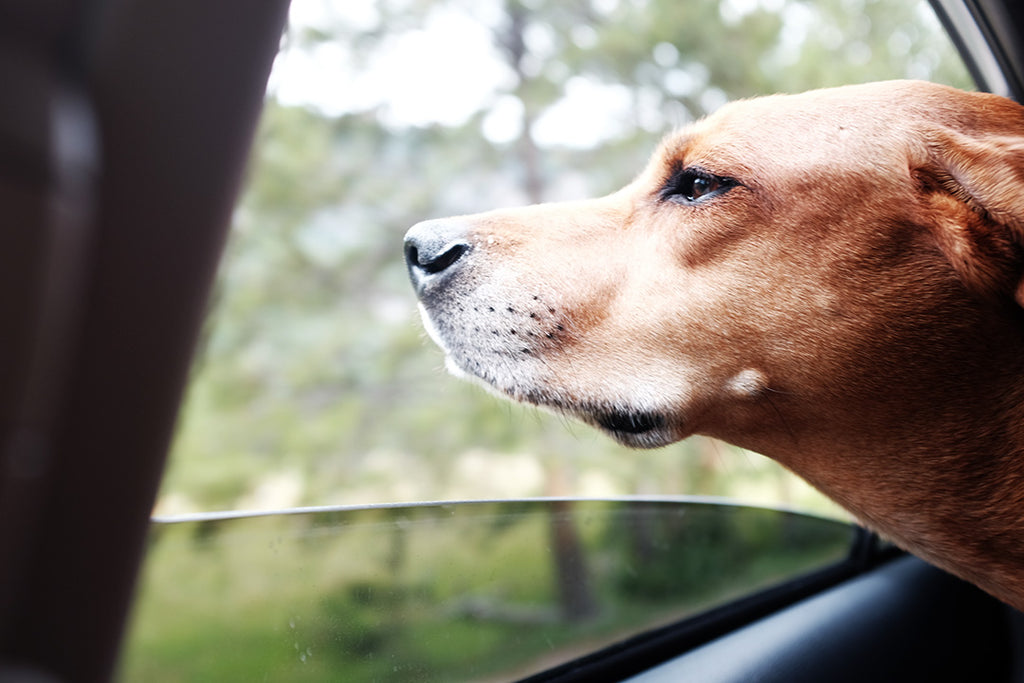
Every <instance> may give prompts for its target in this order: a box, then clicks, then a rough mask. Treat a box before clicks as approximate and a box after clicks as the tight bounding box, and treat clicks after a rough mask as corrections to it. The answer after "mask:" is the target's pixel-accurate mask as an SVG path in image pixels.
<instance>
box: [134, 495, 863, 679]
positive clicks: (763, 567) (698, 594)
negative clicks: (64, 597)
mask: <svg viewBox="0 0 1024 683" xmlns="http://www.w3.org/2000/svg"><path fill="white" fill-rule="evenodd" d="M852 540H853V529H852V527H850V526H849V525H846V524H842V523H839V522H836V521H832V520H826V519H821V518H816V517H808V516H805V515H800V514H795V513H789V512H780V511H775V510H767V509H759V508H747V507H739V506H733V505H719V504H708V503H696V502H682V501H676V502H668V501H648V502H642V501H636V500H630V501H625V500H621V501H570V500H534V501H509V502H494V503H452V504H430V505H419V506H396V507H377V508H357V509H322V510H315V511H307V512H296V513H290V514H280V515H271V516H257V517H230V516H228V517H224V518H216V517H205V518H197V519H192V520H191V521H173V522H156V523H154V526H153V530H152V540H151V543H152V547H151V549H150V561H149V563H148V568H147V572H146V575H145V577H144V581H143V585H142V589H141V593H140V596H139V600H138V605H137V614H136V617H135V623H134V627H133V630H132V633H131V637H130V639H129V645H128V647H127V652H126V656H125V659H124V662H123V666H122V675H121V679H122V680H124V681H152V682H159V681H205V680H209V681H337V680H342V678H339V677H340V676H343V680H346V681H387V680H394V681H453V680H509V679H512V678H516V677H521V676H526V675H529V674H532V673H536V672H537V671H540V670H544V669H547V668H550V667H552V666H555V665H557V664H560V663H563V662H565V661H569V660H571V659H573V658H575V657H578V656H581V655H583V654H586V653H588V652H591V651H593V650H595V649H598V648H600V647H602V646H605V645H608V644H611V643H613V642H615V641H617V640H621V639H623V638H625V637H628V636H630V635H634V634H636V633H638V632H641V631H643V630H647V629H650V628H653V627H655V626H659V625H663V624H666V623H669V622H672V621H676V620H678V619H680V618H683V617H685V616H687V615H692V614H694V613H695V612H697V611H700V610H703V609H707V608H709V607H711V606H714V605H717V604H721V603H722V602H724V601H727V600H729V599H730V598H733V597H736V596H739V595H743V594H747V593H750V592H751V591H754V590H757V589H759V588H763V587H766V586H769V585H772V584H776V583H778V582H780V581H783V580H785V579H787V578H792V577H794V576H796V575H799V574H802V573H806V572H808V571H811V570H813V569H817V568H820V567H823V566H826V565H829V564H832V563H836V562H840V561H842V560H843V559H845V558H846V557H847V555H848V553H849V550H850V547H851V543H852Z"/></svg>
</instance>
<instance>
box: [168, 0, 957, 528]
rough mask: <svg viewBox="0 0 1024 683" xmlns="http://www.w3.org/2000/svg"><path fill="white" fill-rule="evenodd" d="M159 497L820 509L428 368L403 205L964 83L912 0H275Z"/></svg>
mask: <svg viewBox="0 0 1024 683" xmlns="http://www.w3.org/2000/svg"><path fill="white" fill-rule="evenodd" d="M291 17H292V19H291V26H290V28H289V30H288V32H287V34H286V36H285V37H284V40H283V43H282V52H281V54H280V55H279V57H278V60H277V62H276V63H275V69H274V74H273V75H272V77H271V84H270V88H269V92H268V96H267V102H266V109H265V112H264V115H263V119H262V123H261V126H260V129H259V132H258V136H257V140H256V144H255V147H254V151H253V156H252V160H251V168H250V174H249V180H248V184H247V188H246V190H245V192H244V195H243V197H242V200H241V203H240V205H239V207H238V210H237V212H236V215H235V219H234V223H235V224H234V228H233V233H232V236H231V239H230V242H229V244H228V246H227V251H226V254H225V258H224V262H223V266H222V271H221V273H220V279H219V282H218V285H217V288H216V292H215V296H214V298H213V300H212V302H211V313H210V318H209V323H208V327H207V330H206V333H205V335H204V338H203V340H202V342H201V348H200V349H199V353H198V355H197V360H196V364H195V369H194V376H193V381H192V384H191V388H190V391H189V395H188V399H187V403H186V405H185V407H184V409H183V412H182V415H181V421H180V427H179V433H178V436H177V440H176V443H175V446H174V450H173V454H172V459H171V462H170V467H169V471H168V474H167V476H166V478H165V482H164V488H163V491H162V494H161V498H160V501H159V503H158V506H157V513H158V514H173V513H179V512H189V511H195V510H209V509H231V508H244V509H268V508H278V507H283V506H293V505H322V504H356V503H373V502H386V501H409V500H429V499H444V498H447V499H462V498H481V497H484V498H486V497H505V496H526V495H551V494H558V495H570V494H571V495H577V494H581V495H619V494H636V493H639V494H684V493H686V494H691V493H692V494H706V495H729V496H737V497H741V498H744V499H746V500H750V501H752V502H759V503H773V502H774V503H782V504H789V505H796V506H799V507H805V508H806V507H809V508H812V509H817V510H819V511H828V510H830V509H829V508H828V506H827V504H825V503H824V502H822V499H820V498H819V497H817V496H816V494H814V493H813V492H811V491H810V490H809V489H808V488H807V487H806V486H804V485H803V484H801V483H800V482H799V481H797V480H796V479H794V478H793V477H791V476H790V475H789V474H788V473H786V472H784V471H782V470H781V468H779V467H777V466H775V465H774V464H773V463H771V462H770V461H768V460H767V459H766V458H762V457H760V456H757V455H754V454H749V453H743V452H741V451H738V450H737V449H733V448H731V447H729V446H726V445H723V444H719V443H715V442H711V441H708V440H704V439H691V440H688V441H687V442H685V443H683V444H679V445H675V446H672V447H669V448H665V449H661V450H659V451H652V452H633V451H627V450H624V449H622V448H619V447H617V446H616V445H614V444H613V443H612V442H611V441H610V440H609V439H607V438H606V437H604V436H601V435H598V434H596V433H594V432H593V431H592V430H590V429H589V428H587V427H584V426H582V425H577V424H575V423H571V422H570V421H567V420H566V419H563V418H559V417H555V416H550V415H547V414H545V413H542V412H540V411H537V410H536V409H533V408H523V407H519V406H513V405H511V404H509V403H507V402H504V401H501V400H499V399H496V398H493V397H491V396H489V395H487V394H486V393H485V392H483V391H482V390H481V389H479V388H476V387H474V386H470V385H468V384H466V383H463V382H460V381H458V380H456V379H454V378H451V377H449V376H447V375H446V373H445V371H444V369H443V362H442V356H441V353H440V351H439V350H438V349H437V348H435V347H434V346H433V345H432V344H431V343H430V342H429V341H428V340H427V339H426V337H425V335H424V334H423V331H422V326H421V325H420V322H419V319H418V314H417V312H416V305H415V300H414V296H413V293H412V290H411V288H410V286H409V284H408V280H407V276H406V272H405V267H404V264H403V261H402V256H401V251H402V250H401V246H402V236H403V234H404V232H405V231H406V229H408V227H410V226H411V225H412V224H414V223H416V222H417V221H419V220H422V219H425V218H430V217H438V216H445V215H454V214H462V213H469V212H475V211H480V210H485V209H488V208H494V207H498V206H509V205H516V204H525V203H533V202H538V201H549V200H561V199H572V198H580V197H587V196H596V195H600V194H604V193H607V192H609V191H612V190H614V189H616V188H618V187H619V186H621V185H622V184H624V183H626V182H628V181H629V180H630V179H631V177H632V176H633V175H634V174H635V173H636V172H638V171H639V170H640V168H641V167H642V165H643V163H644V161H645V160H646V158H647V155H648V154H649V153H650V152H651V150H652V149H653V147H654V146H655V145H656V143H657V141H658V140H659V138H660V137H661V136H662V135H663V134H665V133H666V132H668V131H669V130H671V129H672V128H673V127H674V126H678V125H683V124H685V123H687V122H689V121H692V120H694V119H696V118H698V117H700V116H702V115H704V114H706V113H708V112H710V111H712V110H714V109H715V108H717V107H719V106H721V104H722V103H724V102H725V101H727V100H729V99H733V98H738V97H746V96H751V95H757V94H764V93H771V92H793V91H800V90H805V89H808V88H813V87H820V86H830V85H839V84H843V83H852V82H863V81H869V80H880V79H888V78H906V77H909V78H923V79H928V80H934V81H939V82H945V83H950V84H953V85H957V86H960V87H968V88H970V87H973V85H972V82H971V81H970V78H969V76H968V74H967V73H966V71H965V69H964V67H963V65H962V63H961V62H960V59H959V57H957V56H956V54H955V51H954V49H953V47H952V46H951V45H950V43H949V41H948V39H947V38H946V37H945V35H944V34H943V32H942V30H941V28H940V26H939V24H938V22H937V20H936V19H935V17H934V16H933V14H932V12H931V10H930V8H929V7H928V5H927V3H926V2H923V1H922V2H917V1H909V0H821V1H819V2H810V1H807V0H432V1H428V0H380V1H378V2H371V1H365V0H359V1H357V0H345V1H344V2H341V1H339V2H334V3H330V2H326V1H319V0H294V3H293V8H292V15H291Z"/></svg>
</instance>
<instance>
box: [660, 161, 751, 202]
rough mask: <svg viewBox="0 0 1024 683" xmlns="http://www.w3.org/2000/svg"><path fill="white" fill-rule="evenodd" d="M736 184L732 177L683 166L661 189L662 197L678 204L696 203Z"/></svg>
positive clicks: (725, 190)
mask: <svg viewBox="0 0 1024 683" xmlns="http://www.w3.org/2000/svg"><path fill="white" fill-rule="evenodd" d="M735 185H736V181H735V180H732V179H731V178H723V177H722V176H717V175H714V174H713V173H708V172H707V171H705V170H703V169H699V168H683V169H679V170H678V171H676V172H675V173H673V174H672V177H670V178H669V179H668V182H666V183H665V186H664V187H663V188H662V190H661V198H662V199H666V200H668V201H671V202H676V203H678V204H695V203H697V202H699V201H701V200H704V199H707V198H709V197H714V196H716V195H720V194H723V193H724V192H727V191H728V190H730V189H731V188H732V187H734V186H735Z"/></svg>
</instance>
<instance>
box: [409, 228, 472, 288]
mask: <svg viewBox="0 0 1024 683" xmlns="http://www.w3.org/2000/svg"><path fill="white" fill-rule="evenodd" d="M470 248H471V246H470V243H469V240H468V238H467V230H466V227H465V225H463V224H461V223H459V222H458V221H451V220H433V221H423V222H422V223H417V224H416V225H414V226H413V227H412V228H411V229H410V230H409V232H407V233H406V235H405V264H406V266H407V267H408V268H409V277H410V278H411V279H412V282H413V285H414V286H415V287H416V291H417V292H420V293H422V291H423V288H424V287H425V286H426V283H427V282H428V281H430V280H431V279H434V278H437V277H438V276H441V275H444V274H448V273H450V272H452V271H454V267H455V265H456V264H457V263H458V262H459V261H460V260H462V258H463V256H465V255H466V253H467V252H469V250H470Z"/></svg>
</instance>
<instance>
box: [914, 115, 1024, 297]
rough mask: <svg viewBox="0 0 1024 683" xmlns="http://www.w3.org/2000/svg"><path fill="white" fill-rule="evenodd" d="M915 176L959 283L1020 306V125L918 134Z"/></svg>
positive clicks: (1023, 250) (1023, 212)
mask: <svg viewBox="0 0 1024 683" xmlns="http://www.w3.org/2000/svg"><path fill="white" fill-rule="evenodd" d="M923 138H924V143H925V147H926V149H925V157H926V160H925V161H924V163H923V164H920V165H919V167H918V169H917V172H916V174H917V178H918V180H919V181H920V183H921V185H922V187H923V189H924V190H925V192H926V193H928V198H929V201H930V202H931V204H932V206H933V208H934V209H935V214H934V215H935V218H934V220H933V222H934V223H937V225H936V228H937V238H938V241H939V246H940V248H941V249H942V250H943V252H945V254H946V257H947V258H948V259H949V261H950V263H952V265H953V268H954V269H955V270H956V271H957V273H958V274H959V276H960V278H961V279H962V280H963V281H964V283H965V284H966V285H967V286H968V287H969V288H970V289H972V290H973V291H975V292H977V293H979V294H982V295H986V296H988V295H997V296H1006V295H1012V296H1013V297H1014V299H1015V300H1016V301H1017V303H1018V305H1020V306H1024V132H1022V134H1021V135H1012V134H998V135H997V134H985V135H966V134H963V133H960V132H958V131H954V130H952V129H949V128H932V129H929V130H927V131H924V133H923Z"/></svg>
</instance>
